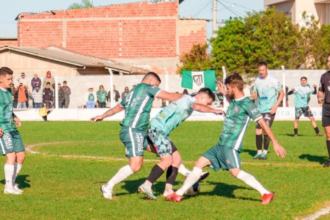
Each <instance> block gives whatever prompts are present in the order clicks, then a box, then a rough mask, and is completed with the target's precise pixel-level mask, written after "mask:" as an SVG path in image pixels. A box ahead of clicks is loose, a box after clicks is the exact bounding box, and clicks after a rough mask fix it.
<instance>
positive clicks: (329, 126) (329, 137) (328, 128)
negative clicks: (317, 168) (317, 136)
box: [323, 121, 330, 167]
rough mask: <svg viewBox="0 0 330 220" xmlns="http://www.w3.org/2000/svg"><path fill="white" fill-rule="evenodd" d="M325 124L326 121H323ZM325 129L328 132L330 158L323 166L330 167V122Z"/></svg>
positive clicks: (327, 143)
mask: <svg viewBox="0 0 330 220" xmlns="http://www.w3.org/2000/svg"><path fill="white" fill-rule="evenodd" d="M323 125H324V121H323ZM324 131H325V134H326V145H327V149H328V155H329V159H328V160H327V161H326V162H325V163H324V165H323V167H330V123H329V125H327V126H325V127H324Z"/></svg>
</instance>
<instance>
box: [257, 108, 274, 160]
mask: <svg viewBox="0 0 330 220" xmlns="http://www.w3.org/2000/svg"><path fill="white" fill-rule="evenodd" d="M264 119H265V121H266V123H267V124H268V126H269V127H272V124H273V122H274V119H275V114H274V115H271V114H270V113H267V114H266V115H265V117H264ZM269 144H270V138H269V137H268V135H267V134H264V150H263V151H262V154H261V155H260V159H261V160H266V159H267V153H268V147H269Z"/></svg>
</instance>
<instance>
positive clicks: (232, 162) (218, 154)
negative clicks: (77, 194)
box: [202, 143, 241, 171]
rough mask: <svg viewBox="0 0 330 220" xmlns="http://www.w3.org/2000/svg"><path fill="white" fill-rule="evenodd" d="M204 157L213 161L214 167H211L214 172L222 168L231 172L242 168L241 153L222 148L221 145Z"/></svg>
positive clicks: (213, 148) (206, 153) (210, 150)
mask: <svg viewBox="0 0 330 220" xmlns="http://www.w3.org/2000/svg"><path fill="white" fill-rule="evenodd" d="M202 156H203V157H205V158H207V159H208V160H210V161H211V163H212V166H210V167H211V168H212V169H214V171H218V170H219V169H220V168H222V169H223V170H230V169H235V168H240V167H241V158H240V156H239V152H238V151H236V150H234V149H232V148H229V147H225V146H220V145H219V143H218V144H217V145H215V146H214V147H212V148H211V149H209V150H208V151H206V152H205V153H204V154H203V155H202Z"/></svg>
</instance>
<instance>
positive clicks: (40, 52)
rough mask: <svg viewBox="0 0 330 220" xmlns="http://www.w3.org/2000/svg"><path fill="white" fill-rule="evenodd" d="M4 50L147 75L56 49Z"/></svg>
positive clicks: (13, 48) (127, 67) (11, 48)
mask: <svg viewBox="0 0 330 220" xmlns="http://www.w3.org/2000/svg"><path fill="white" fill-rule="evenodd" d="M4 50H10V51H16V52H20V53H23V54H28V55H31V56H35V57H39V58H43V59H48V60H52V61H56V62H60V63H65V64H69V65H73V66H77V67H80V68H86V67H101V68H110V69H113V70H115V71H120V72H124V73H128V74H132V73H139V74H141V73H147V70H144V69H140V68H135V67H130V66H128V65H123V64H119V63H113V62H112V61H110V60H104V59H100V58H94V57H90V56H85V55H81V54H77V53H72V52H69V51H66V50H63V49H60V48H57V47H48V48H44V49H41V48H34V47H11V46H4V47H0V52H1V51H4Z"/></svg>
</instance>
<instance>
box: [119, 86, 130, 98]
mask: <svg viewBox="0 0 330 220" xmlns="http://www.w3.org/2000/svg"><path fill="white" fill-rule="evenodd" d="M128 93H129V89H128V87H127V86H126V87H125V90H124V92H123V93H122V94H121V100H124V98H126V96H127V95H128Z"/></svg>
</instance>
